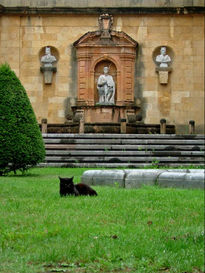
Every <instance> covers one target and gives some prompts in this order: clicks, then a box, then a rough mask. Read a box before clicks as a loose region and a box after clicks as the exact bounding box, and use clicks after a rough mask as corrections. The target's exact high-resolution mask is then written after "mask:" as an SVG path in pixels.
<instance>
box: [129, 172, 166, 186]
mask: <svg viewBox="0 0 205 273" xmlns="http://www.w3.org/2000/svg"><path fill="white" fill-rule="evenodd" d="M125 171H126V174H127V175H126V177H125V188H128V189H129V188H132V189H133V188H140V187H141V186H142V185H149V186H153V185H155V184H156V181H157V178H158V176H159V175H160V174H161V173H163V172H164V171H163V170H155V169H153V170H151V169H150V170H145V169H142V170H140V169H138V170H125Z"/></svg>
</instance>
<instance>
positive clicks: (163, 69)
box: [156, 67, 172, 84]
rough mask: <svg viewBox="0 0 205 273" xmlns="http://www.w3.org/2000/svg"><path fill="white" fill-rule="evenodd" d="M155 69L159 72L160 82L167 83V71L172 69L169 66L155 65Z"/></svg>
mask: <svg viewBox="0 0 205 273" xmlns="http://www.w3.org/2000/svg"><path fill="white" fill-rule="evenodd" d="M156 71H157V72H158V73H159V82H160V84H168V79H169V72H171V71H172V68H171V67H156Z"/></svg>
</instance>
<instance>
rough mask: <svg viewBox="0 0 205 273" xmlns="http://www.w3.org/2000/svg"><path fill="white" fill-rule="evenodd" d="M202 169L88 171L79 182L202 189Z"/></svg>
mask: <svg viewBox="0 0 205 273" xmlns="http://www.w3.org/2000/svg"><path fill="white" fill-rule="evenodd" d="M204 178H205V175H204V170H203V169H187V170H186V169H167V170H163V169H137V170H127V169H125V170H89V171H85V172H84V173H83V175H82V178H81V182H82V183H86V184H88V185H96V186H99V185H101V186H118V187H121V188H128V189H129V188H136V189H137V188H140V187H141V186H143V185H149V186H153V185H159V186H160V187H165V188H167V187H169V188H186V189H204Z"/></svg>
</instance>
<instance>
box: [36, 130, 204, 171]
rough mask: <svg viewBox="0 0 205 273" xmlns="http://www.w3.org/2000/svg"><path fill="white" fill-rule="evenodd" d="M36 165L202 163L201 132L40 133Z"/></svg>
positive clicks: (112, 166) (120, 165)
mask: <svg viewBox="0 0 205 273" xmlns="http://www.w3.org/2000/svg"><path fill="white" fill-rule="evenodd" d="M43 139H44V142H45V147H46V159H45V162H43V163H41V164H40V166H53V167H92V168H93V167H108V168H115V167H126V168H131V167H133V168H140V167H146V166H150V165H155V166H173V167H176V166H190V165H193V166H199V165H204V159H205V158H204V140H205V136H204V135H173V134H172V135H168V134H166V135H165V134H43Z"/></svg>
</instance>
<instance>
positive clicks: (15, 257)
mask: <svg viewBox="0 0 205 273" xmlns="http://www.w3.org/2000/svg"><path fill="white" fill-rule="evenodd" d="M84 170H85V169H58V168H45V169H33V170H31V171H30V172H29V175H26V176H24V177H22V176H9V177H1V178H0V203H1V206H0V223H1V224H0V272H9V273H14V272H15V273H18V272H20V273H23V272H25V273H30V272H32V273H36V272H41V271H43V272H51V271H52V270H55V269H56V272H57V271H60V270H61V271H60V272H110V271H111V270H116V271H113V272H139V273H143V272H146V273H149V272H150V273H151V272H180V273H181V272H202V270H203V235H204V233H203V230H204V223H203V191H200V190H175V189H159V188H157V187H145V188H142V189H140V190H134V189H133V190H125V189H119V188H108V187H95V189H96V190H97V192H98V193H99V196H98V197H66V198H60V197H59V182H58V178H57V176H58V175H62V176H71V175H74V176H75V182H79V181H80V176H81V174H82V172H83V171H84ZM60 265H61V266H60ZM63 265H64V267H62V266H63ZM63 270H64V271H63ZM100 270H101V271H100ZM53 272H54V271H53Z"/></svg>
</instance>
